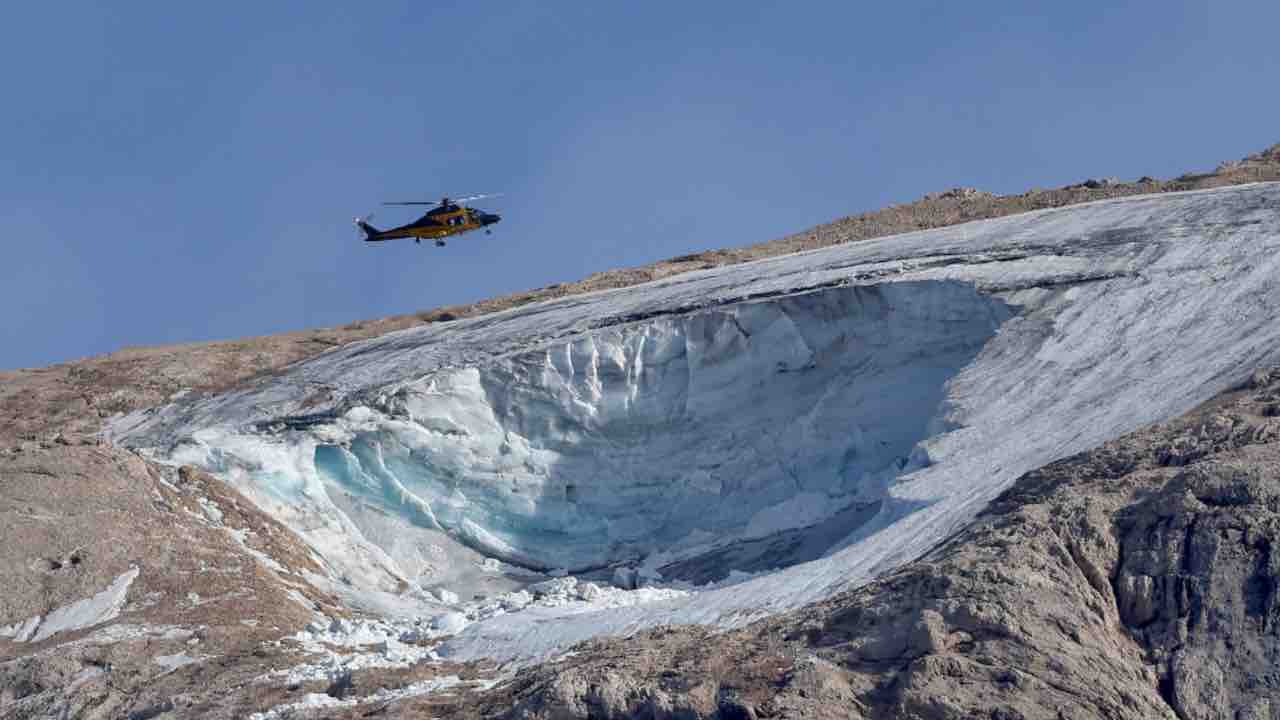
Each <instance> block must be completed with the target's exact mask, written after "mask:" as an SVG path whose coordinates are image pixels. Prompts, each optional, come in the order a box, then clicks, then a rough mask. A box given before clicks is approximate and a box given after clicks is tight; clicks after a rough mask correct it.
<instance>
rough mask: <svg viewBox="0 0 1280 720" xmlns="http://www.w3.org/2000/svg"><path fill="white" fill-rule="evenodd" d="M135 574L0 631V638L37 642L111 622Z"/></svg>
mask: <svg viewBox="0 0 1280 720" xmlns="http://www.w3.org/2000/svg"><path fill="white" fill-rule="evenodd" d="M138 572H139V570H138V568H136V567H135V568H131V569H129V570H128V571H126V572H124V573H123V574H121V575H120V576H119V577H117V578H116V579H115V580H113V581H112V582H111V584H110V585H109V586H107V589H105V590H103V591H102V592H100V593H97V594H96V595H94V596H93V597H89V598H85V599H83V600H77V601H76V602H73V603H71V604H70V605H64V606H62V607H59V608H56V609H54V610H53V611H52V612H50V613H49V614H48V615H45V616H43V617H42V616H39V615H37V616H35V617H32V618H28V619H26V620H24V621H22V622H20V623H16V624H13V625H9V626H5V627H0V637H8V638H12V639H13V640H14V642H40V641H41V640H45V639H47V638H49V637H52V636H53V635H55V634H57V633H60V632H67V631H70V630H80V629H83V628H87V627H93V626H94V625H100V624H102V623H104V622H107V621H108V620H112V619H114V618H116V617H117V616H118V615H120V610H121V609H122V608H124V605H125V598H126V597H128V595H129V586H130V585H132V584H133V581H134V579H136V578H137V577H138Z"/></svg>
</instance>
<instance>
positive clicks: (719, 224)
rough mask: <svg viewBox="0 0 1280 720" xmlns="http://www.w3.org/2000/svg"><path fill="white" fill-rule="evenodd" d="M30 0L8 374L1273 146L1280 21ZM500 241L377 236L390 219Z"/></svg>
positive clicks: (1278, 135)
mask: <svg viewBox="0 0 1280 720" xmlns="http://www.w3.org/2000/svg"><path fill="white" fill-rule="evenodd" d="M106 5H107V4H106V3H83V4H77V3H56V4H55V3H24V4H20V5H17V6H14V7H9V8H6V9H5V10H4V11H3V12H2V13H0V18H3V20H4V25H5V27H6V28H8V32H7V33H6V42H5V43H4V44H3V45H0V67H3V68H4V70H3V71H0V72H2V73H3V76H4V83H3V87H4V89H5V94H6V96H7V98H6V111H5V112H4V113H0V158H2V160H0V197H3V198H4V199H3V202H0V227H2V228H3V233H4V235H3V236H4V238H5V240H4V249H5V252H4V257H3V260H0V308H2V310H0V313H3V314H2V315H0V317H2V318H3V322H2V323H0V368H14V367H27V366H39V365H46V364H49V363H53V362H59V361H63V360H72V359H76V358H80V357H84V356H88V355H94V354H99V353H104V352H110V351H112V350H116V349H119V348H121V347H125V346H133V345H157V344H167V343H176V342H185V341H193V340H205V339H224V338H236V337H243V336H248V335H260V334H267V333H274V332H280V331H286V330H294V329H301V328H306V327H315V326H325V325H337V324H343V323H347V322H350V321H353V320H358V319H365V318H373V317H381V316H386V315H392V314H400V313H409V312H414V311H417V310H422V309H426V308H431V307H435V306H439V305H444V304H453V303H462V302H469V301H473V300H477V299H481V298H485V297H489V296H493V295H497V294H504V293H509V292H514V291H518V290H522V289H527V288H533V287H539V286H543V285H548V284H551V283H556V282H565V281H571V280H576V279H579V278H582V277H584V276H586V275H588V274H590V273H592V272H596V271H600V270H606V269H609V268H615V267H622V266H630V265H637V264H642V263H647V262H650V261H653V260H658V259H661V258H665V257H670V256H674V255H679V254H683V253H686V252H691V251H695V250H699V249H705V248H714V247H726V246H735V245H744V244H748V243H753V242H758V241H762V240H768V239H771V238H774V237H778V236H781V235H783V234H786V233H789V232H793V231H798V230H801V229H803V228H805V227H808V226H811V225H814V224H817V223H820V222H825V221H827V220H831V219H833V218H836V217H839V216H843V215H847V214H851V213H855V212H859V211H862V210H869V209H875V208H878V207H881V206H884V205H886V204H889V203H893V202H903V201H908V200H911V199H914V198H916V197H918V196H920V195H922V194H923V193H925V192H928V191H932V190H939V189H945V188H947V187H952V186H956V185H972V186H976V187H980V188H983V189H987V190H991V191H994V192H1020V191H1022V190H1025V189H1027V188H1029V187H1037V186H1038V187H1050V186H1057V185H1062V184H1066V183H1069V182H1073V181H1078V180H1081V179H1084V178H1086V177H1093V176H1118V177H1125V178H1131V177H1137V176H1139V175H1143V174H1152V175H1158V176H1171V175H1175V174H1178V173H1180V172H1182V171H1184V170H1192V169H1205V170H1207V169H1211V168H1212V167H1213V166H1214V165H1215V164H1216V163H1217V162H1218V161H1221V160H1226V159H1232V158H1238V157H1240V156H1243V155H1245V154H1247V153H1250V152H1253V151H1255V150H1259V149H1262V148H1263V147H1265V146H1268V145H1270V144H1272V143H1275V142H1280V130H1278V129H1277V126H1276V124H1275V118H1276V117H1278V116H1280V94H1277V93H1275V92H1274V91H1273V88H1274V83H1275V77H1274V72H1275V69H1276V68H1277V67H1280V62H1278V61H1280V44H1278V43H1276V42H1275V36H1274V32H1275V28H1276V27H1280V3H1275V2H1271V1H1267V2H1262V1H1259V2H1231V1H1229V0H1228V1H1224V2H1176V1H1166V2H1131V3H1027V2H971V3H953V2H908V1H905V0H904V1H902V2H895V3H874V4H872V3H851V2H831V3H781V2H779V3H741V2H703V3H675V2H670V3H668V2H649V3H613V2H603V3H590V4H588V3H581V4H577V5H580V7H575V4H572V3H548V2H507V3H496V2H482V1H479V2H478V1H472V2H466V3H447V2H441V3H425V2H382V3H359V4H357V3H325V2H308V3H301V2H299V3H285V2H281V3H206V4H202V5H194V4H175V3H117V4H115V5H119V6H120V7H114V8H107V7H104V6H106ZM444 192H449V193H454V194H466V193H475V192H504V193H506V196H505V197H503V198H501V199H500V200H499V201H497V202H490V203H480V204H479V205H480V206H481V207H483V208H485V209H488V210H491V211H496V212H499V213H501V214H502V215H503V218H504V220H503V222H502V224H500V225H498V226H497V227H496V232H495V233H494V235H492V236H488V237H486V236H484V235H468V236H465V237H463V238H461V239H458V240H456V241H454V242H452V243H450V245H449V247H447V248H443V249H439V248H434V247H431V246H429V245H421V246H415V245H413V244H412V243H400V244H394V243H388V244H379V245H366V244H364V243H362V242H360V241H359V240H358V239H357V236H356V234H355V230H354V228H353V227H351V217H352V216H354V215H362V214H365V213H367V212H370V211H375V210H376V211H377V216H376V218H375V224H380V225H385V224H392V223H398V222H401V221H407V220H408V219H410V217H411V216H410V215H409V214H408V213H406V212H400V211H397V210H395V209H391V208H386V209H381V208H379V207H378V203H379V202H380V201H382V200H395V199H415V198H423V199H427V198H434V197H436V196H437V195H439V194H440V193H444Z"/></svg>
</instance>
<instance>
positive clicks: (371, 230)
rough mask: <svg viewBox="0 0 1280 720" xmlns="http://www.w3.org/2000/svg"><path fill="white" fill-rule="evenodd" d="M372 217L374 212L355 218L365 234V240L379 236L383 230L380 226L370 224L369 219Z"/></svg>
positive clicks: (357, 225)
mask: <svg viewBox="0 0 1280 720" xmlns="http://www.w3.org/2000/svg"><path fill="white" fill-rule="evenodd" d="M372 219H373V213H369V214H368V215H365V216H364V217H362V218H361V217H358V218H356V219H355V223H356V227H358V228H360V231H361V232H362V233H363V234H364V239H365V240H373V239H374V238H375V237H377V235H378V233H380V232H382V231H381V230H379V229H378V228H376V227H374V226H372V225H370V224H369V221H370V220H372Z"/></svg>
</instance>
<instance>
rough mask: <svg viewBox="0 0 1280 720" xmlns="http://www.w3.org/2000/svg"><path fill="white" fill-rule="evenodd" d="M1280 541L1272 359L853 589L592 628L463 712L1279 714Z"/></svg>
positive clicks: (1074, 462) (1041, 473)
mask: <svg viewBox="0 0 1280 720" xmlns="http://www.w3.org/2000/svg"><path fill="white" fill-rule="evenodd" d="M1011 442H1017V439H1016V437H1012V438H1011ZM1277 545H1280V371H1271V372H1259V373H1256V374H1255V375H1254V376H1253V378H1252V379H1251V380H1250V381H1249V382H1248V383H1247V384H1245V385H1244V386H1243V387H1241V388H1240V389H1238V390H1236V391H1233V392H1230V393H1227V394H1226V395H1224V396H1221V397H1220V398H1218V399H1216V400H1214V401H1212V402H1210V403H1207V404H1206V405H1204V406H1202V407H1201V408H1199V409H1197V410H1196V411H1194V412H1192V413H1190V414H1189V415H1187V416H1185V417H1183V418H1180V419H1178V420H1176V421H1173V422H1170V423H1168V424H1164V425H1160V426H1156V427H1152V428H1149V429H1145V430H1142V431H1140V432H1136V433H1133V434H1131V435H1129V436H1126V437H1123V438H1120V439H1118V440H1116V441H1114V442H1110V443H1107V444H1106V445H1104V446H1103V447H1100V448H1098V449H1096V450H1094V451H1092V452H1087V453H1084V454H1081V455H1078V456H1075V457H1071V458H1068V459H1065V460H1062V461H1060V462H1057V463H1054V464H1052V465H1050V466H1048V467H1045V468H1043V469H1041V470H1038V471H1036V472H1032V473H1029V474H1028V475H1026V476H1024V477H1023V478H1021V479H1020V480H1019V481H1018V483H1017V484H1016V485H1015V486H1014V487H1012V488H1011V489H1010V490H1008V491H1007V492H1006V493H1004V494H1003V495H1002V496H1001V497H1000V498H999V499H998V500H997V501H996V502H994V503H993V504H992V505H991V506H990V508H989V509H988V510H987V511H986V512H984V513H983V515H982V516H981V517H980V518H979V520H978V521H977V522H976V523H975V524H974V525H973V526H972V527H970V528H968V529H966V530H964V531H963V532H961V533H959V534H958V535H956V536H955V537H953V538H951V539H950V540H949V541H947V542H946V543H945V544H943V545H942V546H940V547H938V548H937V549H936V550H934V551H933V552H931V553H929V555H928V556H926V557H925V558H923V559H921V560H919V561H917V562H914V563H911V564H909V565H907V566H905V567H903V568H901V569H900V570H898V571H896V572H894V573H892V574H890V575H888V576H887V577H884V578H882V579H880V580H878V581H877V582H874V583H872V584H870V585H867V586H865V587H863V588H860V589H858V590H856V591H854V592H850V593H848V594H845V595H842V596H839V597H836V598H834V599H831V600H829V601H827V602H823V603H820V604H817V605H815V606H812V607H809V608H806V609H805V610H803V611H801V612H798V613H794V614H791V615H787V616H784V617H779V618H776V619H772V620H769V621H766V622H762V623H760V624H757V625H753V626H751V627H748V628H746V629H744V630H740V631H736V632H731V633H723V634H716V633H714V632H711V631H708V630H705V629H700V628H663V629H659V630H654V631H651V632H646V633H642V634H640V635H638V636H636V637H633V638H629V639H626V640H599V641H593V642H589V643H586V644H584V645H581V646H579V647H577V648H575V653H574V654H573V655H572V656H570V657H567V658H565V659H563V660H561V661H559V662H555V663H550V664H547V665H543V666H540V667H536V668H532V669H529V670H527V671H525V672H522V673H520V674H519V675H518V676H517V677H516V678H515V680H514V681H513V682H511V683H510V684H508V685H507V686H505V687H502V688H500V689H499V690H497V691H496V692H495V693H494V694H493V695H492V696H491V697H488V698H486V699H485V700H484V702H482V703H480V704H478V705H470V706H468V707H467V708H465V710H462V711H463V712H465V713H466V714H476V715H485V716H500V717H506V718H546V719H548V720H549V719H551V718H630V717H652V718H668V717H670V718H676V717H718V718H766V717H776V718H972V717H979V718H1028V719H1031V718H1085V717H1096V718H1161V717H1165V718H1175V717H1176V718H1184V719H1191V718H1206V719H1207V718H1239V719H1241V720H1244V719H1256V720H1263V719H1269V718H1278V717H1280V605H1278V602H1277V585H1278V584H1280V553H1276V552H1275V551H1274V548H1276V547H1277ZM401 711H402V712H403V713H404V716H406V717H410V716H412V712H413V710H412V708H411V707H410V706H406V707H404V708H402V709H401Z"/></svg>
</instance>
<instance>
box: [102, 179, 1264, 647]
mask: <svg viewBox="0 0 1280 720" xmlns="http://www.w3.org/2000/svg"><path fill="white" fill-rule="evenodd" d="M1278 211H1280V187H1278V186H1276V185H1254V186H1243V187H1237V188H1230V189H1221V190H1210V191H1200V192H1195V193H1184V194H1173V195H1159V196H1146V197H1137V198H1129V199H1124V200H1117V201H1107V202H1101V203H1094V204H1090V205H1082V206H1075V207H1070V208H1064V209H1059V210H1050V211H1041V212H1036V213H1029V214H1025V215H1019V216H1013V217H1008V218H1002V219H999V220H991V221H984V222H975V223H970V224H967V225H961V226H957V227H952V228H947V229H941V230H933V231H926V232H918V233H911V234H907V235H900V236H895V237H891V238H885V239H881V240H875V241H868V242H862V243H857V244H851V245H845V246H838V247H833V248H829V249H826V250H821V251H813V252H809V253H804V254H799V255H793V256H788V257H781V258H774V259H770V260H763V261H758V262H754V263H750V264H745V265H737V266H732V267H725V268H716V269H709V270H705V271H700V272H696V273H690V274H687V275H680V276H676V277H672V278H668V279H666V280H662V281H658V282H654V283H650V284H647V285H642V286H638V287H633V288H627V289H621V290H614V291H607V292H601V293H596V294H592V295H585V296H577V297H570V298H564V299H561V300H556V301H551V302H546V303H541V304H538V305H533V306H527V307H522V308H517V309H514V310H510V311H507V312H503V313H498V314H494V315H488V316H484V317H478V318H472V319H467V320H459V321H455V322H449V323H437V324H432V325H427V326H423V327H421V328H415V329H411V330H405V331H401V332H398V333H393V334H390V335H386V336H383V337H380V338H376V339H373V340H369V341H365V342H360V343H355V344H352V345H347V346H344V347H341V348H337V349H335V350H333V351H330V352H328V353H325V354H323V355H321V356H319V357H317V358H315V359H312V360H310V361H306V362H303V363H300V364H298V365H295V366H293V367H291V368H289V369H288V370H287V371H286V372H285V373H283V374H281V375H280V376H278V377H274V378H269V379H266V380H263V381H261V382H259V383H257V384H255V385H253V386H251V387H247V388H244V389H241V390H238V391H235V392H231V393H227V394H224V395H217V396H211V397H201V398H190V399H184V400H181V401H179V402H177V403H174V404H172V405H169V406H166V407H163V408H159V409H156V410H153V411H148V412H144V413H135V414H132V415H129V416H126V417H122V418H118V419H116V420H115V421H114V422H113V423H112V426H111V429H110V433H111V434H112V436H113V437H114V438H115V439H116V440H117V441H119V442H122V443H124V444H127V445H130V446H133V447H137V448H142V449H144V450H145V451H146V452H148V453H150V454H152V455H153V456H155V457H157V458H160V459H165V460H170V461H173V462H187V463H194V464H198V465H200V466H203V467H205V468H206V469H209V470H211V471H214V472H218V473H221V474H222V475H223V476H224V477H227V478H229V479H231V480H233V481H234V482H236V483H237V484H238V485H239V486H240V487H242V488H244V489H245V491H246V492H247V493H248V494H250V495H251V496H252V497H253V498H254V499H255V501H257V502H259V503H260V504H261V505H262V506H263V507H265V508H268V509H270V510H271V511H272V512H274V513H275V514H277V515H278V516H279V517H281V518H282V519H284V520H285V521H286V522H287V523H289V524H290V525H291V526H292V527H294V528H295V529H297V530H298V531H299V532H301V533H302V534H303V536H304V537H306V538H307V539H308V540H309V542H311V543H312V545H313V547H314V548H315V549H316V551H317V553H318V554H319V555H320V556H321V557H322V559H323V561H324V562H325V564H326V566H327V567H328V568H329V569H330V572H331V574H332V576H333V579H334V582H335V585H337V586H338V587H340V588H341V587H345V588H347V590H348V591H349V592H351V593H354V594H360V593H365V595H366V596H367V597H369V598H374V599H375V600H376V603H375V604H379V606H380V607H382V608H383V609H384V610H387V611H394V608H395V607H402V608H405V607H410V606H412V603H409V605H405V606H395V605H394V603H395V602H398V600H397V601H393V600H392V598H408V599H409V600H414V599H415V598H417V599H424V598H425V599H426V600H424V601H430V600H432V599H437V600H438V599H441V598H444V599H446V600H447V599H449V596H447V595H445V594H443V593H441V592H440V590H439V589H437V590H436V591H435V593H434V594H428V592H427V588H429V587H432V586H441V587H442V586H445V585H452V586H453V589H454V590H455V591H456V590H459V589H463V590H470V589H474V588H475V587H478V585H477V584H476V583H477V582H478V581H477V580H476V577H478V576H476V575H475V573H474V572H472V573H471V574H468V572H469V571H465V569H463V567H462V566H464V565H466V564H467V563H466V562H463V561H462V560H460V559H459V558H463V557H474V559H475V560H476V563H473V564H474V565H475V566H477V567H483V568H489V569H492V567H493V565H486V564H485V563H486V562H491V561H485V560H484V558H496V559H500V560H502V561H505V562H506V563H508V564H509V565H507V566H504V567H507V568H508V569H509V570H512V571H513V572H514V571H515V570H516V568H526V569H530V570H543V571H545V570H551V569H556V568H563V569H565V570H567V571H570V572H587V571H592V570H597V569H601V568H610V567H613V566H626V567H633V566H644V567H646V568H648V569H650V570H656V571H657V572H658V573H660V574H661V575H662V576H663V577H664V578H665V579H667V580H671V579H673V578H675V579H684V580H689V581H693V582H706V581H709V580H721V579H723V578H724V577H725V576H726V575H727V574H728V573H729V571H731V570H739V571H746V572H749V573H755V576H754V577H752V578H751V579H749V580H746V581H744V582H739V583H737V584H731V585H727V586H721V587H717V588H715V589H706V590H702V591H697V592H692V593H690V594H688V595H683V596H680V597H675V598H670V597H668V599H665V600H662V601H661V602H655V603H649V604H640V605H631V606H627V607H618V608H612V609H608V610H599V611H595V612H585V610H589V608H584V607H577V608H576V609H575V610H574V611H573V612H574V613H576V614H574V615H573V616H572V620H571V621H570V620H569V619H568V616H567V615H566V612H567V611H565V610H564V609H562V608H561V609H558V608H554V607H539V608H535V609H533V610H528V611H523V612H520V613H510V614H506V615H497V616H494V617H491V618H488V619H486V620H484V621H482V622H476V623H474V624H472V625H471V626H470V627H468V628H467V629H466V631H465V632H463V633H461V634H460V635H459V636H458V637H457V638H456V639H455V640H454V641H453V642H452V644H451V645H450V647H449V648H448V650H450V651H451V652H453V653H454V654H455V655H456V656H458V657H470V656H474V655H480V654H494V655H504V656H506V655H516V654H537V653H541V652H545V651H547V650H549V649H552V648H554V647H557V646H559V645H561V644H563V643H566V642H570V641H573V640H576V639H580V638H583V637H587V636H590V635H591V634H594V633H598V632H625V631H627V630H629V629H633V628H636V627H643V626H645V625H647V624H651V623H655V622H719V623H725V624H732V623H735V622H740V621H742V620H744V619H748V618H750V617H754V616H756V615H758V614H759V613H761V612H770V611H777V610H781V609H786V608H790V607H795V606H797V605H800V604H803V603H806V602H810V601H813V600H815V599H818V598H821V597H825V596H827V595H830V594H831V593H833V592H836V591H838V590H840V589H843V588H846V587H849V586H850V585H852V584H855V583H858V582H860V581H863V580H865V579H867V578H868V577H870V576H872V575H873V574H875V573H877V572H881V571H883V570H885V569H887V568H890V567H894V566H896V565H897V564H899V563H901V562H904V561H906V560H909V559H911V558H913V557H915V556H917V555H919V554H920V553H921V552H923V551H924V550H926V549H927V548H928V547H930V546H931V545H932V544H934V543H936V542H937V541H938V540H940V539H942V538H944V537H946V536H947V535H949V534H951V533H953V532H955V531H956V530H957V529H958V528H959V527H961V526H962V525H963V524H964V523H965V522H967V521H968V520H969V519H971V518H972V516H973V515H974V514H975V513H976V512H977V511H979V510H980V509H981V508H982V506H983V504H984V503H985V502H986V501H987V500H989V499H990V498H991V497H993V496H994V495H995V494H996V493H998V492H1000V491H1001V490H1002V489H1003V488H1005V487H1007V485H1008V484H1009V483H1010V482H1011V481H1012V480H1014V479H1015V478H1017V477H1018V476H1019V475H1021V474H1022V473H1024V472H1027V471H1029V470H1032V469H1034V468H1037V467H1040V466H1042V465H1044V464H1046V463H1048V462H1050V461H1052V460H1055V459H1057V458H1060V457H1063V456H1065V455H1068V454H1071V453H1075V452H1079V451H1081V450H1085V449H1088V448H1090V447H1093V446H1095V445H1097V444H1099V443H1101V442H1103V441H1105V440H1107V439H1110V438H1113V437H1115V436H1117V435H1119V434H1121V433H1123V432H1126V431H1129V430H1132V429H1134V428H1136V427H1138V426H1140V425H1143V424H1145V423H1150V422H1153V421H1157V420H1161V419H1165V418H1168V417H1171V416H1173V415H1176V414H1179V413H1182V412H1184V411H1186V410H1187V409H1189V408H1191V407H1192V406H1194V405H1195V404H1197V403H1198V402H1200V401H1202V400H1204V399H1206V398H1208V397H1211V396H1212V395H1214V394H1215V393H1217V392H1219V391H1221V390H1223V389H1224V388H1225V387H1227V386H1229V385H1230V384H1232V383H1233V382H1236V381H1237V380H1239V379H1241V378H1242V377H1244V376H1245V375H1246V374H1247V373H1248V372H1249V371H1250V370H1252V369H1253V368H1255V367H1258V366H1260V365H1262V364H1267V363H1273V364H1274V363H1277V362H1280V343H1278V342H1277V341H1278V340H1280V323H1277V322H1276V320H1275V318H1276V311H1277V307H1278V306H1280V284H1278V283H1277V277H1278V271H1280V259H1277V250H1278V249H1280V215H1278ZM467 553H470V554H471V555H467ZM508 574H510V573H508ZM370 602H374V600H371V601H370ZM406 602H408V601H406ZM388 608H390V609H388ZM406 611H410V610H406ZM548 620H554V621H555V622H546V621H548Z"/></svg>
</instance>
